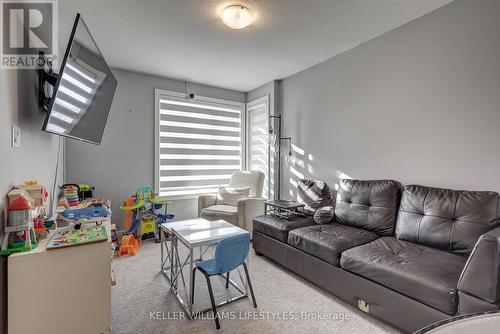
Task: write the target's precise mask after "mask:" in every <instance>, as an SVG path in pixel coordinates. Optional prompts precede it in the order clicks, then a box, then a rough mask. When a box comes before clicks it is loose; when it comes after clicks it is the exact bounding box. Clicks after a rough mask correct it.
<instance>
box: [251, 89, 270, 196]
mask: <svg viewBox="0 0 500 334" xmlns="http://www.w3.org/2000/svg"><path fill="white" fill-rule="evenodd" d="M269 102H270V97H269V94H267V95H264V96H262V97H259V98H257V99H255V100H252V101H250V102H248V103H247V104H246V117H245V118H246V124H250V123H249V122H250V119H249V118H250V112H249V111H250V110H252V109H253V108H255V107H256V106H258V105H259V104H262V103H266V105H267V120H268V122H269V116H270V115H271V106H270V105H269ZM268 126H269V125H268ZM245 130H246V131H245V133H246V136H245V151H246V154H245V169H247V170H248V168H249V161H250V150H249V149H248V147H247V145H246V143H249V140H250V131H249V129H248V127H247V126H246V125H245ZM270 154H271V152H270V148H269V147H268V152H267V185H266V186H267V196H268V197H269V195H270V191H271V159H270Z"/></svg>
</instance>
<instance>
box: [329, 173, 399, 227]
mask: <svg viewBox="0 0 500 334" xmlns="http://www.w3.org/2000/svg"><path fill="white" fill-rule="evenodd" d="M400 196H401V184H400V183H399V182H397V181H392V180H379V181H376V180H372V181H362V180H350V179H343V180H340V185H339V191H338V192H337V203H336V205H335V220H336V221H337V222H339V223H342V224H347V225H352V226H355V227H360V228H363V229H366V230H369V231H372V232H375V233H378V234H380V235H393V232H394V224H395V223H396V217H397V212H398V207H399V199H400Z"/></svg>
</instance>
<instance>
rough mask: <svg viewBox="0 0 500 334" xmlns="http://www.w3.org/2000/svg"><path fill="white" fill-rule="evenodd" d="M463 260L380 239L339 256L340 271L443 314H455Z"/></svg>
mask: <svg viewBox="0 0 500 334" xmlns="http://www.w3.org/2000/svg"><path fill="white" fill-rule="evenodd" d="M465 262H466V257H465V256H463V255H459V254H453V253H449V252H445V251H441V250H438V249H434V248H430V247H426V246H422V245H418V244H414V243H411V242H408V241H403V240H398V239H397V238H394V237H382V238H379V239H377V240H375V241H373V242H370V243H368V244H365V245H362V246H358V247H355V248H351V249H348V250H346V251H344V252H343V253H342V256H341V258H340V265H341V267H342V268H344V269H346V270H348V271H350V272H353V273H356V274H358V275H360V276H363V277H365V278H367V279H370V280H372V281H374V282H377V283H379V284H381V285H383V286H385V287H387V288H389V289H392V290H394V291H397V292H399V293H401V294H404V295H406V296H408V297H410V298H413V299H415V300H418V301H420V302H421V303H424V304H426V305H428V306H430V307H433V308H435V309H437V310H440V311H442V312H444V313H447V314H455V313H456V311H457V304H458V303H457V299H456V289H457V283H458V279H459V277H460V272H461V271H462V269H463V268H464V265H465Z"/></svg>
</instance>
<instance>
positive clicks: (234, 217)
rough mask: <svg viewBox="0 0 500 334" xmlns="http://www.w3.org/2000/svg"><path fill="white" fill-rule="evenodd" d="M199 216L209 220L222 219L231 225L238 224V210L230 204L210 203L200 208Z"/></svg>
mask: <svg viewBox="0 0 500 334" xmlns="http://www.w3.org/2000/svg"><path fill="white" fill-rule="evenodd" d="M200 217H201V218H205V219H206V220H209V221H214V220H218V219H223V220H225V221H227V222H228V223H231V224H233V225H238V211H237V208H236V207H235V206H232V205H212V206H209V207H208V208H204V209H201V214H200Z"/></svg>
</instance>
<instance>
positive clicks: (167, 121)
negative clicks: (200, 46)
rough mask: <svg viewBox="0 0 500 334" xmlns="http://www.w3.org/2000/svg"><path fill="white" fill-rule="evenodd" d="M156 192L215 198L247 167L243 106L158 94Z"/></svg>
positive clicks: (216, 100)
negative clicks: (209, 195)
mask: <svg viewBox="0 0 500 334" xmlns="http://www.w3.org/2000/svg"><path fill="white" fill-rule="evenodd" d="M155 101H156V108H157V109H156V135H155V138H156V145H155V157H156V163H155V187H156V191H157V192H158V194H159V196H160V197H164V198H165V197H167V198H168V197H175V198H190V197H194V196H196V195H199V194H205V193H214V192H216V191H217V189H218V187H220V186H224V185H227V184H228V183H229V179H230V177H231V174H232V173H233V172H234V171H236V170H241V169H243V168H244V166H245V164H244V159H243V157H244V147H245V146H244V144H245V142H244V131H242V129H243V130H244V126H245V124H244V123H245V118H244V110H245V105H244V104H243V103H239V102H232V101H225V100H219V99H212V98H206V97H198V96H197V97H196V98H195V99H188V98H187V97H186V95H185V94H179V93H175V92H168V91H161V90H156V92H155Z"/></svg>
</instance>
